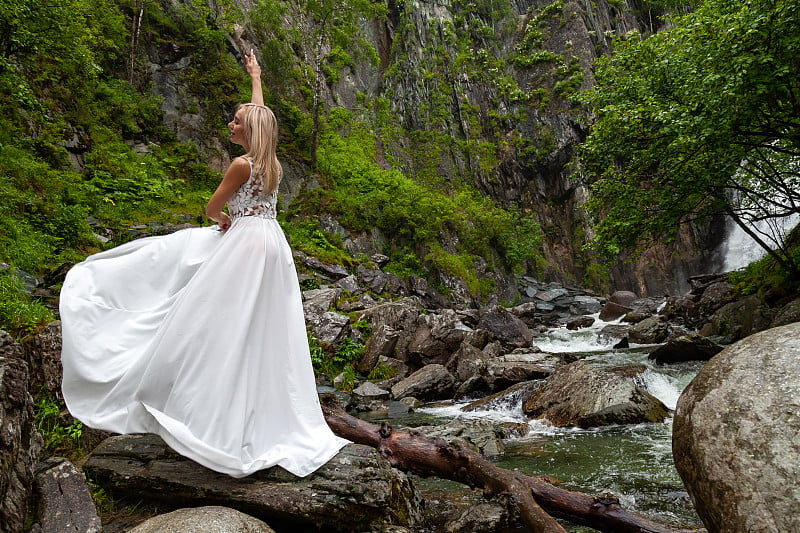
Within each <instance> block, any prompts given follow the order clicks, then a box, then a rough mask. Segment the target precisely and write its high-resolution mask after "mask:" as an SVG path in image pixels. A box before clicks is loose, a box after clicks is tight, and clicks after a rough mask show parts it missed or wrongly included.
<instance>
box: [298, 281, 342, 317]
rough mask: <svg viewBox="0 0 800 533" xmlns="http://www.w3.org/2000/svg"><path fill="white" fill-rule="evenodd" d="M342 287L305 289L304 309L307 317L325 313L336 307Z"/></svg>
mask: <svg viewBox="0 0 800 533" xmlns="http://www.w3.org/2000/svg"><path fill="white" fill-rule="evenodd" d="M341 295H342V289H340V288H335V289H312V290H308V291H303V311H304V312H305V314H306V316H307V317H313V316H318V315H321V314H323V313H324V312H325V311H329V310H331V309H333V308H334V306H335V304H336V300H337V299H338V298H339V296H341Z"/></svg>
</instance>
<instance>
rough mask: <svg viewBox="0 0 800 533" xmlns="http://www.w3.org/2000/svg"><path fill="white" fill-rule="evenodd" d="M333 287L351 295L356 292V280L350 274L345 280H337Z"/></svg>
mask: <svg viewBox="0 0 800 533" xmlns="http://www.w3.org/2000/svg"><path fill="white" fill-rule="evenodd" d="M334 285H335V286H336V287H339V288H340V289H342V290H344V291H347V292H352V293H354V292H358V280H357V279H356V277H355V276H354V275H352V274H350V275H349V276H347V277H345V278H342V279H340V280H337V281H336V283H334Z"/></svg>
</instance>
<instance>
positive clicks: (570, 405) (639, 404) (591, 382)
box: [522, 361, 668, 428]
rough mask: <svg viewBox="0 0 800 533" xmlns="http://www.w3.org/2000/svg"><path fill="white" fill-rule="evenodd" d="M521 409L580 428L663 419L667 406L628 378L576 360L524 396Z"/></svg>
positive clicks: (534, 415)
mask: <svg viewBox="0 0 800 533" xmlns="http://www.w3.org/2000/svg"><path fill="white" fill-rule="evenodd" d="M522 410H523V411H524V412H525V414H527V415H528V416H530V417H532V418H546V419H547V420H548V421H550V422H551V423H552V424H553V425H556V426H559V427H562V426H577V427H581V428H589V427H597V426H605V425H610V424H637V423H641V422H662V421H663V420H664V419H665V418H666V416H667V414H668V409H667V407H666V406H665V405H664V404H663V403H661V401H660V400H658V398H655V397H654V396H653V395H651V394H650V393H648V392H647V391H645V390H643V389H641V388H639V387H637V386H636V385H634V384H633V382H631V381H630V380H628V379H625V378H623V377H620V376H618V375H615V374H612V373H610V372H605V371H602V370H597V369H595V368H593V367H592V366H591V365H590V364H589V363H586V362H585V361H576V362H574V363H571V364H569V365H565V366H562V367H561V368H559V369H558V370H556V371H555V372H554V373H553V375H552V376H550V379H548V380H547V382H546V383H545V384H544V385H542V386H541V387H540V388H538V389H536V390H535V391H533V392H532V393H531V394H530V396H527V397H526V398H524V399H523V402H522Z"/></svg>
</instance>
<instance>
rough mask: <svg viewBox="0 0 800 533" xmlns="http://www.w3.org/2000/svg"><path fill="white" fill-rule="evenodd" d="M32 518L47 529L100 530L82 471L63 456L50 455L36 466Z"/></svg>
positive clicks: (90, 532)
mask: <svg viewBox="0 0 800 533" xmlns="http://www.w3.org/2000/svg"><path fill="white" fill-rule="evenodd" d="M34 487H35V491H36V501H37V509H36V519H37V523H38V525H39V527H40V528H41V531H44V532H48V533H62V532H63V533H68V532H70V533H71V532H75V531H80V532H82V533H101V532H102V531H103V523H102V521H101V520H100V517H99V516H98V515H97V510H96V509H95V506H94V501H93V500H92V496H91V494H89V488H88V487H87V486H86V478H85V477H84V475H83V472H81V471H80V470H78V469H77V468H76V467H75V465H73V464H72V463H71V462H69V461H67V460H66V459H64V458H60V457H54V458H50V459H47V460H45V461H42V462H41V463H39V465H37V467H36V481H35V484H34Z"/></svg>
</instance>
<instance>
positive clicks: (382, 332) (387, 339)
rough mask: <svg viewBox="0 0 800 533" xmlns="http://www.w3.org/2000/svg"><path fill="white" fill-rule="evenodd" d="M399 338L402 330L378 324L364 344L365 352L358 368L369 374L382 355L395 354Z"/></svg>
mask: <svg viewBox="0 0 800 533" xmlns="http://www.w3.org/2000/svg"><path fill="white" fill-rule="evenodd" d="M399 338H400V332H399V331H397V330H396V329H394V328H393V327H391V326H388V325H386V324H381V325H380V326H378V329H376V330H375V332H374V333H373V334H372V335H371V336H370V338H369V339H368V340H367V344H366V345H365V346H364V353H363V354H362V355H361V359H360V360H359V361H358V365H356V368H357V370H358V371H359V372H361V373H363V374H365V375H366V374H369V372H370V371H371V370H372V369H373V368H375V365H376V364H378V361H380V358H381V357H390V356H391V355H393V354H394V349H395V346H397V339H399Z"/></svg>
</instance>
